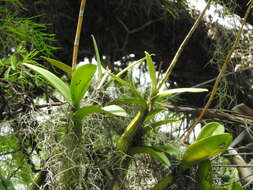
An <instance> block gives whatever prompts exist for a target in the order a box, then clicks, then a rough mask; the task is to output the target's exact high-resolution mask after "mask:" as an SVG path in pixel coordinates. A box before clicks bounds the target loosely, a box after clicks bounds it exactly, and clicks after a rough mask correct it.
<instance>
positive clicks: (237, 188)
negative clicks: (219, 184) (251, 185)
mask: <svg viewBox="0 0 253 190" xmlns="http://www.w3.org/2000/svg"><path fill="white" fill-rule="evenodd" d="M231 190H243V187H242V185H241V183H239V182H234V183H233V184H232V188H231Z"/></svg>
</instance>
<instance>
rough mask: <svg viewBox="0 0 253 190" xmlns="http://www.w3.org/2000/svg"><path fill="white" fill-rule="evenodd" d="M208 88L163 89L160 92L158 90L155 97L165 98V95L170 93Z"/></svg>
mask: <svg viewBox="0 0 253 190" xmlns="http://www.w3.org/2000/svg"><path fill="white" fill-rule="evenodd" d="M207 91H208V90H207V89H205V88H175V89H170V90H165V91H162V92H159V93H158V94H157V96H156V98H165V97H167V96H170V95H172V94H180V93H185V92H191V93H193V92H207Z"/></svg>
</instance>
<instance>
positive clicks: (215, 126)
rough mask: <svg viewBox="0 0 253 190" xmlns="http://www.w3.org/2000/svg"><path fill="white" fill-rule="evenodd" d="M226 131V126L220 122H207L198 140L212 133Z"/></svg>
mask: <svg viewBox="0 0 253 190" xmlns="http://www.w3.org/2000/svg"><path fill="white" fill-rule="evenodd" d="M224 132H225V129H224V126H223V125H221V124H220V123H218V122H211V123H208V124H206V125H205V126H204V127H203V128H202V129H201V131H200V133H199V135H198V137H197V139H196V141H198V140H200V139H203V138H205V137H209V136H212V135H218V134H222V133H224Z"/></svg>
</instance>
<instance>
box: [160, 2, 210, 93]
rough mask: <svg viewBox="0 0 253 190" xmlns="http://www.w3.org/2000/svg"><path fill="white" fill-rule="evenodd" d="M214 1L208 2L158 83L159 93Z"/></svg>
mask: <svg viewBox="0 0 253 190" xmlns="http://www.w3.org/2000/svg"><path fill="white" fill-rule="evenodd" d="M211 1H212V0H208V2H207V4H206V7H205V8H204V10H203V11H202V12H201V14H200V15H199V17H198V18H197V20H196V22H195V23H194V25H193V26H192V28H191V30H190V31H189V33H188V34H187V36H186V37H185V39H184V41H183V42H182V43H181V45H180V46H179V48H178V50H177V52H176V54H175V56H174V58H173V60H172V61H171V63H170V66H169V67H168V69H167V70H166V72H165V75H164V77H163V79H162V80H161V81H160V82H159V83H158V87H157V91H159V90H160V89H161V87H162V85H163V84H164V83H165V82H166V81H167V80H168V79H169V77H170V74H171V73H172V70H173V68H174V67H175V65H176V63H177V61H178V59H179V57H180V56H181V54H182V52H183V50H184V48H185V46H186V45H187V43H188V41H189V40H190V38H191V36H192V34H193V33H194V32H195V30H196V29H197V27H198V26H199V24H200V21H201V20H202V18H203V16H204V14H205V12H206V10H207V9H208V7H209V5H210V3H211Z"/></svg>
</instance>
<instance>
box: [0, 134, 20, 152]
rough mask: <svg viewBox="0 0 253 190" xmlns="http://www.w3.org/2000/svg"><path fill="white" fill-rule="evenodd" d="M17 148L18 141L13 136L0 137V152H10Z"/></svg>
mask: <svg viewBox="0 0 253 190" xmlns="http://www.w3.org/2000/svg"><path fill="white" fill-rule="evenodd" d="M18 147H19V140H18V138H17V137H16V136H15V135H13V134H7V135H3V136H0V152H7V151H8V152H10V151H13V150H15V149H18Z"/></svg>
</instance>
